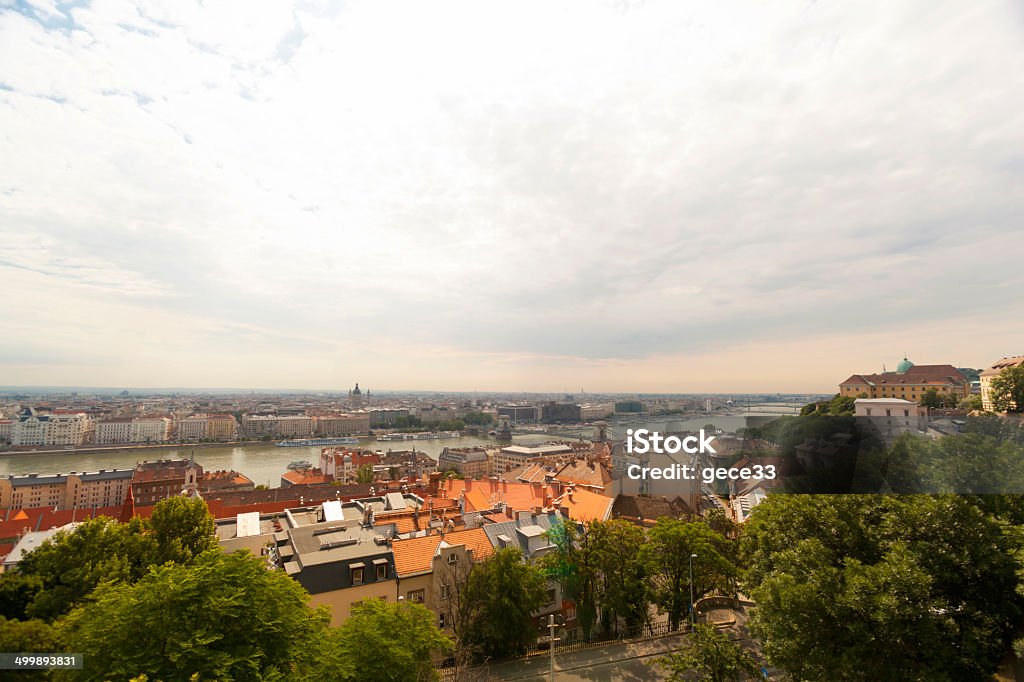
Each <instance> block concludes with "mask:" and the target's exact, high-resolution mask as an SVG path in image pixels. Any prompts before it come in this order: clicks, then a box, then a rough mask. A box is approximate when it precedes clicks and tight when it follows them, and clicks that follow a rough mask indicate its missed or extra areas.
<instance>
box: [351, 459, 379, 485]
mask: <svg viewBox="0 0 1024 682" xmlns="http://www.w3.org/2000/svg"><path fill="white" fill-rule="evenodd" d="M374 478H375V477H374V475H373V465H372V464H369V463H367V464H363V465H361V466H360V467H359V468H358V469H356V483H363V484H367V483H373V481H374Z"/></svg>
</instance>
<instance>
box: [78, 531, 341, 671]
mask: <svg viewBox="0 0 1024 682" xmlns="http://www.w3.org/2000/svg"><path fill="white" fill-rule="evenodd" d="M308 600H309V595H308V594H306V592H305V590H304V589H303V588H302V587H301V586H300V585H299V584H298V583H297V582H295V581H294V580H292V579H291V578H289V577H288V576H287V575H285V574H284V573H283V572H279V571H268V570H267V569H266V567H265V566H264V563H263V561H261V560H260V559H259V558H258V557H254V556H252V555H250V554H248V553H247V552H236V553H234V554H223V553H221V552H220V551H219V550H213V551H210V552H206V553H204V554H202V555H200V556H199V557H197V559H196V561H195V562H194V564H193V565H189V566H184V565H177V564H165V565H162V566H158V567H155V568H153V570H152V571H150V572H149V573H148V574H147V575H146V576H145V577H143V578H142V579H141V580H139V581H138V582H136V583H135V584H134V585H132V584H128V583H107V584H104V585H101V586H100V587H99V588H98V589H97V590H96V592H95V594H94V601H93V603H90V604H87V605H84V606H80V607H78V608H76V609H75V610H74V611H72V612H71V614H69V615H68V616H67V617H66V619H65V620H64V622H63V623H62V625H61V628H60V631H61V634H62V635H63V636H64V638H65V640H66V642H67V644H68V650H70V651H77V652H81V653H83V654H84V655H85V657H86V660H88V661H89V662H90V663H89V665H88V666H87V667H86V668H85V669H84V670H76V671H68V673H69V674H68V677H69V678H71V679H80V680H107V679H127V678H129V677H132V676H136V675H139V674H145V675H147V676H148V677H149V678H150V679H153V680H188V679H190V678H192V676H193V675H195V676H197V678H198V679H203V680H215V679H216V680H225V679H246V680H272V679H278V680H280V679H288V678H291V677H296V678H298V677H301V675H300V674H295V675H293V674H292V671H293V669H294V668H296V667H297V666H298V664H299V663H300V662H301V661H303V660H306V659H304V657H308V655H309V654H308V647H309V646H310V643H311V642H318V641H322V638H323V636H324V632H323V629H324V628H325V627H326V624H327V622H328V620H329V616H328V613H327V611H326V609H322V608H321V609H318V610H316V611H312V610H310V609H309V607H308V606H307V602H308ZM300 672H301V671H300Z"/></svg>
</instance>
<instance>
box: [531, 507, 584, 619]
mask: <svg viewBox="0 0 1024 682" xmlns="http://www.w3.org/2000/svg"><path fill="white" fill-rule="evenodd" d="M546 535H547V538H548V541H549V542H550V543H551V544H552V545H553V547H554V549H552V550H550V551H548V552H547V553H546V554H544V555H543V556H541V557H540V559H539V560H538V566H539V567H540V568H541V570H542V571H544V574H545V575H546V576H547V577H548V579H549V580H553V581H555V582H557V583H558V584H559V586H560V587H561V588H562V595H563V597H564V598H566V599H569V600H572V601H573V602H575V603H576V619H577V621H578V622H579V625H580V627H581V628H582V629H583V636H584V637H585V638H587V639H589V638H590V633H591V631H592V629H593V627H594V623H595V622H596V620H597V598H598V595H597V567H596V565H595V562H596V556H595V554H596V553H595V552H594V551H593V543H592V542H591V541H590V539H591V538H590V535H589V533H587V532H585V531H581V530H580V527H579V526H577V525H576V524H574V523H559V524H557V525H554V526H552V527H551V528H550V529H549V530H548V531H547V533H546Z"/></svg>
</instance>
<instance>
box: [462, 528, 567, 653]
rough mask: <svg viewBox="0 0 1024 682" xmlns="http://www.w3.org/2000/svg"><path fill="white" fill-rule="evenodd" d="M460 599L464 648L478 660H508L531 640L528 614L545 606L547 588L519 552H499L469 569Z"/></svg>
mask: <svg viewBox="0 0 1024 682" xmlns="http://www.w3.org/2000/svg"><path fill="white" fill-rule="evenodd" d="M460 599H461V600H462V602H463V606H462V608H461V614H460V617H461V619H462V622H461V623H460V628H461V631H462V633H463V634H462V637H463V640H464V643H465V645H467V646H469V647H470V648H471V649H472V650H474V651H475V652H476V654H477V656H478V657H480V658H483V659H492V658H511V657H513V656H517V655H519V654H522V653H523V652H524V651H526V648H527V646H528V645H529V644H531V643H532V642H534V641H536V638H537V626H536V624H535V623H534V620H533V612H534V611H536V610H537V609H539V608H540V606H541V605H542V604H543V603H544V602H545V601H547V584H546V581H545V580H544V576H543V574H542V573H541V572H540V570H539V569H538V568H537V567H535V566H533V565H532V564H527V563H524V562H523V554H522V552H521V551H520V550H519V549H517V548H514V547H513V548H506V549H499V550H498V551H497V552H495V553H494V555H493V556H491V557H490V558H488V559H486V560H485V561H482V562H480V563H478V564H475V565H474V566H473V568H472V570H471V571H470V572H469V575H468V576H467V578H466V581H465V585H464V586H463V593H462V594H461V595H460Z"/></svg>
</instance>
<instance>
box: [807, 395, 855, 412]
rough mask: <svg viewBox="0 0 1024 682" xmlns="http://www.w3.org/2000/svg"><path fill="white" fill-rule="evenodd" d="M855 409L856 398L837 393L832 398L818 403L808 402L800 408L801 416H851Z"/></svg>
mask: <svg viewBox="0 0 1024 682" xmlns="http://www.w3.org/2000/svg"><path fill="white" fill-rule="evenodd" d="M853 410H854V398H852V397H851V396H846V395H840V394H838V393H836V394H835V396H834V397H833V398H832V399H831V400H828V401H821V402H817V403H808V404H806V405H804V406H803V407H802V408H800V416H802V417H806V416H810V415H819V416H825V415H834V416H837V417H841V416H850V415H852V414H853Z"/></svg>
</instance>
